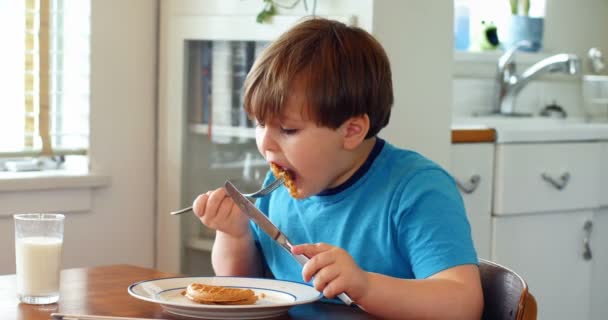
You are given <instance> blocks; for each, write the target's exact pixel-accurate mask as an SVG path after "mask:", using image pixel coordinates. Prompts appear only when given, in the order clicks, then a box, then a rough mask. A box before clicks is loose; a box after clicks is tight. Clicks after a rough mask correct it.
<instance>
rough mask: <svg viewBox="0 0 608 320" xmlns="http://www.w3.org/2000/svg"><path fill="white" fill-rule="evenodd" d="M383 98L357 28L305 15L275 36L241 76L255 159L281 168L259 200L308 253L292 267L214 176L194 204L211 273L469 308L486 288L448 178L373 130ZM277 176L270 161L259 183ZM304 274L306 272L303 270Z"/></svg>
mask: <svg viewBox="0 0 608 320" xmlns="http://www.w3.org/2000/svg"><path fill="white" fill-rule="evenodd" d="M392 104H393V92H392V80H391V71H390V66H389V61H388V58H387V56H386V53H385V52H384V50H383V48H382V47H381V45H380V44H379V43H378V42H377V41H376V40H375V39H374V38H373V37H372V36H371V35H370V34H368V33H367V32H365V31H363V30H361V29H359V28H354V27H348V26H346V25H344V24H342V23H339V22H335V21H330V20H325V19H311V20H306V21H304V22H301V23H300V24H298V25H296V26H295V27H293V28H292V29H291V30H289V31H288V32H286V33H285V34H283V35H282V36H281V37H280V38H279V39H277V40H276V41H274V42H273V43H272V44H271V45H270V46H269V47H268V48H267V49H266V50H264V52H263V53H262V55H261V56H260V57H259V58H258V60H257V61H256V62H255V64H254V66H253V68H252V70H251V71H250V73H249V75H248V77H247V80H246V82H245V93H244V105H245V109H246V111H247V113H248V114H249V115H250V116H251V117H252V118H255V120H256V121H257V128H256V143H257V147H258V149H259V151H260V153H261V154H262V155H263V156H264V158H265V159H266V161H268V162H269V163H271V164H274V165H276V166H278V167H280V168H282V169H283V170H286V171H287V172H289V174H290V175H291V176H292V177H293V180H294V184H295V193H296V198H294V197H292V196H291V195H290V194H289V191H288V190H287V188H283V187H281V188H279V189H277V190H275V191H274V192H273V193H271V194H270V195H268V196H267V197H265V198H261V199H258V200H257V203H256V205H257V206H258V207H259V208H260V209H261V210H262V211H263V212H264V213H266V214H267V215H268V216H269V218H270V219H271V220H272V221H273V222H274V223H275V224H276V225H277V226H278V227H279V229H281V230H282V231H283V232H284V233H285V234H286V235H287V236H288V237H289V238H290V239H291V240H292V242H293V243H299V244H301V245H298V246H295V247H294V248H293V249H292V251H293V253H296V254H305V255H306V256H308V257H310V258H311V260H310V261H309V262H308V263H307V264H306V265H305V266H304V268H303V269H302V268H301V267H300V265H299V264H298V263H296V262H295V260H293V258H292V257H291V256H289V255H288V254H287V253H286V252H283V251H281V248H279V247H278V246H277V245H276V244H274V243H273V242H272V240H271V239H270V238H269V237H268V236H266V235H265V234H262V233H263V232H262V231H261V230H260V229H259V228H258V227H257V226H255V225H253V224H250V223H249V221H248V219H247V216H246V215H244V214H243V213H241V212H240V210H239V209H238V207H237V206H236V205H235V204H234V202H233V201H232V199H231V198H229V197H228V196H227V195H226V192H225V191H224V189H223V188H220V189H217V190H214V191H209V192H207V193H205V194H202V195H200V196H199V197H197V199H196V200H195V201H194V204H193V207H194V212H195V213H196V215H197V216H198V217H199V218H200V220H201V222H202V223H203V224H205V225H206V226H208V227H210V228H213V229H216V230H217V233H216V238H215V243H214V246H213V251H212V264H213V268H214V270H215V272H216V274H217V275H224V276H228V275H230V276H258V277H259V276H262V275H263V274H264V270H265V267H267V268H269V269H270V271H271V272H272V273H273V275H274V277H275V278H277V279H286V280H292V281H300V282H301V281H302V280H304V281H306V282H308V281H311V280H312V284H313V285H314V287H315V288H316V289H317V290H319V291H320V292H323V294H324V295H325V296H326V297H328V298H333V297H335V296H336V295H338V294H340V293H342V292H345V293H347V294H348V295H349V296H350V297H351V298H352V299H353V300H354V302H355V303H356V304H357V305H359V306H360V307H361V308H363V309H364V310H366V311H367V312H369V313H371V314H374V315H376V316H380V317H385V318H391V319H397V318H403V319H409V318H417V319H419V318H429V319H479V318H480V317H481V310H482V306H483V297H482V291H481V285H480V279H479V273H478V272H479V271H478V268H477V256H476V253H475V250H474V248H473V244H472V240H471V236H470V227H469V224H468V221H467V218H466V215H465V212H464V208H463V204H462V200H461V198H460V195H459V193H458V191H457V189H456V187H455V184H454V181H453V180H452V178H451V177H450V176H449V175H448V174H447V173H446V172H445V171H444V170H443V169H441V168H440V167H439V166H438V165H436V164H434V163H433V162H431V161H430V160H428V159H426V158H424V157H423V156H421V155H419V154H417V153H415V152H413V151H408V150H401V149H397V148H396V147H394V146H392V145H391V144H389V143H388V142H385V141H384V140H382V139H380V138H378V137H377V134H378V132H379V131H380V130H381V129H382V128H383V127H385V126H386V125H387V124H388V120H389V116H390V109H391V107H392ZM272 180H274V177H273V176H272V174H271V173H269V174H268V176H267V177H266V181H265V185H266V184H268V183H269V182H270V181H272ZM313 275H314V279H313Z"/></svg>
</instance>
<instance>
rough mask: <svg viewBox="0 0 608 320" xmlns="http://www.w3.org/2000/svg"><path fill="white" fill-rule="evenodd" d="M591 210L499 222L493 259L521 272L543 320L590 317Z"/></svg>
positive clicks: (495, 228) (507, 218)
mask: <svg viewBox="0 0 608 320" xmlns="http://www.w3.org/2000/svg"><path fill="white" fill-rule="evenodd" d="M592 219H593V213H592V212H591V211H572V212H551V213H540V214H525V215H512V216H502V217H496V218H494V219H493V236H492V244H493V245H492V260H494V261H496V262H497V263H500V264H504V265H506V266H509V267H510V268H512V269H513V270H515V271H516V272H517V273H518V274H520V275H521V276H522V277H523V278H524V279H525V280H526V282H527V283H528V286H529V289H530V291H531V292H532V294H533V295H534V296H535V297H536V300H537V302H538V319H540V320H549V319H551V320H559V319H564V320H566V319H589V298H590V295H591V292H590V285H591V265H592V263H591V261H590V260H586V259H585V258H584V257H583V252H584V238H585V236H586V232H585V230H584V225H585V223H587V222H588V221H592Z"/></svg>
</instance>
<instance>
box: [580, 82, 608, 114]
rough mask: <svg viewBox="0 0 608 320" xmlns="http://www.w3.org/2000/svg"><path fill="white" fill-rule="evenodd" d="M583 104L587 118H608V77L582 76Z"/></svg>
mask: <svg viewBox="0 0 608 320" xmlns="http://www.w3.org/2000/svg"><path fill="white" fill-rule="evenodd" d="M583 103H584V105H585V110H586V113H587V116H588V117H597V116H602V117H608V76H604V75H584V76H583Z"/></svg>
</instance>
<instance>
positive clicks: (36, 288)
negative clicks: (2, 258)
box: [13, 213, 65, 304]
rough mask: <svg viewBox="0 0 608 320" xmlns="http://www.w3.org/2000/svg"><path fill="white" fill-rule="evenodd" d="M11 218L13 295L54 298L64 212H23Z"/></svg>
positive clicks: (33, 300) (31, 301)
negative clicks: (13, 272) (12, 219)
mask: <svg viewBox="0 0 608 320" xmlns="http://www.w3.org/2000/svg"><path fill="white" fill-rule="evenodd" d="M13 218H14V220H15V263H16V265H17V297H18V298H19V300H20V301H21V302H24V303H29V304H49V303H55V302H57V301H58V300H59V274H60V272H61V251H62V246H63V223H64V220H65V216H64V215H63V214H57V213H25V214H15V215H13Z"/></svg>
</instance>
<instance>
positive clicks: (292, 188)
mask: <svg viewBox="0 0 608 320" xmlns="http://www.w3.org/2000/svg"><path fill="white" fill-rule="evenodd" d="M270 169H271V170H272V174H273V175H274V177H275V178H277V179H279V178H283V179H284V180H285V182H284V183H285V187H287V189H288V190H289V194H290V195H291V196H292V197H294V198H298V189H297V186H296V180H297V178H296V174H295V172H294V171H293V170H291V169H289V168H286V167H282V166H279V165H278V164H276V163H274V162H272V163H270Z"/></svg>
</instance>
